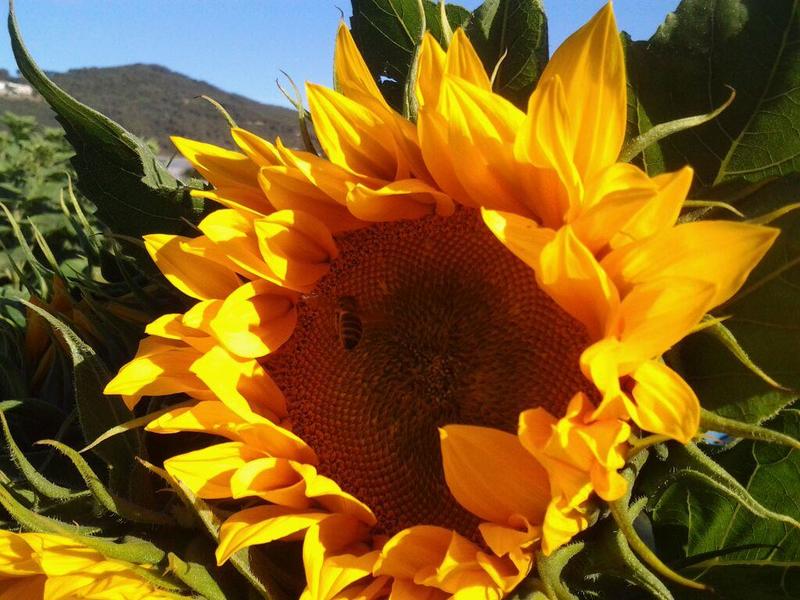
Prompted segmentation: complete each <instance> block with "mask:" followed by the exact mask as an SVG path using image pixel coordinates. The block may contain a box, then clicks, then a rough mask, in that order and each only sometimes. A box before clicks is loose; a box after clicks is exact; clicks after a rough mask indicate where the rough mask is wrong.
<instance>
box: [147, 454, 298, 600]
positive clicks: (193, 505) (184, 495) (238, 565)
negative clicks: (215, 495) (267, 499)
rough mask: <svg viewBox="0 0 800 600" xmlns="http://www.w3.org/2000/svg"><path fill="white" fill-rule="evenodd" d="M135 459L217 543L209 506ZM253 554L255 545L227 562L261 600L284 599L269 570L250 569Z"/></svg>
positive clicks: (164, 473) (217, 525) (217, 527)
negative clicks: (170, 490)
mask: <svg viewBox="0 0 800 600" xmlns="http://www.w3.org/2000/svg"><path fill="white" fill-rule="evenodd" d="M139 462H141V463H142V465H144V467H145V468H146V469H148V470H149V471H150V472H151V473H155V474H156V475H158V476H159V477H161V478H162V479H163V480H164V481H166V482H167V483H168V484H169V485H170V487H171V488H172V489H173V490H174V491H175V493H176V494H177V495H178V497H179V498H180V499H181V502H183V504H184V505H185V506H186V508H188V509H189V510H190V511H191V512H192V514H193V515H194V516H195V517H196V518H197V520H199V521H200V523H201V524H202V525H203V527H205V529H206V531H207V532H208V534H209V535H210V536H211V539H212V540H214V542H219V530H220V527H221V526H222V521H221V520H220V519H219V517H218V516H217V515H216V514H215V513H214V511H213V510H212V509H211V507H210V506H209V505H208V504H207V503H206V502H205V501H204V500H202V499H201V498H198V497H197V496H196V495H195V493H194V492H192V490H190V489H189V488H188V487H186V486H185V485H184V484H183V483H181V482H180V481H178V480H177V479H175V478H174V477H172V476H171V475H170V474H169V473H167V471H165V470H164V469H161V468H159V467H156V466H155V465H152V464H150V463H148V462H147V461H145V460H140V461H139ZM256 556H258V550H257V549H256V548H243V549H242V550H239V551H238V552H236V553H235V554H234V555H233V556H231V557H230V559H229V562H230V563H231V564H232V565H233V567H234V568H235V569H236V570H237V571H239V573H240V574H241V575H242V576H243V577H244V578H245V579H246V580H247V581H248V583H250V585H251V586H252V587H253V589H254V590H255V591H256V592H258V594H259V595H260V596H261V597H262V598H264V599H265V600H287V595H286V593H285V592H284V591H283V590H282V589H281V587H280V586H279V585H278V583H277V582H276V581H275V580H274V579H273V578H272V572H273V569H258V571H257V570H256V569H255V568H254V566H253V562H255V561H254V558H255V557H256ZM259 559H260V561H261V562H266V561H265V560H264V558H263V557H259ZM267 571H268V572H267Z"/></svg>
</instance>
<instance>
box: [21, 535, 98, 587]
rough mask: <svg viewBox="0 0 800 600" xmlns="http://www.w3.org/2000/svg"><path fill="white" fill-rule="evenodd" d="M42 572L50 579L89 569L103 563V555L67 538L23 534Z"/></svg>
mask: <svg viewBox="0 0 800 600" xmlns="http://www.w3.org/2000/svg"><path fill="white" fill-rule="evenodd" d="M20 536H21V537H22V538H23V539H24V540H25V543H26V544H28V546H30V547H31V549H32V550H33V552H34V555H35V558H36V560H37V561H38V562H39V565H40V566H41V569H42V572H43V573H44V574H46V575H48V576H50V577H58V576H60V575H66V574H69V573H75V572H78V571H84V570H86V569H90V568H91V567H93V566H94V565H96V564H97V563H98V562H101V561H103V555H102V554H100V553H98V552H97V551H95V550H92V549H91V548H88V547H86V546H83V545H81V544H79V543H77V542H75V541H73V540H71V539H69V538H66V537H63V536H60V535H55V534H50V533H23V534H20Z"/></svg>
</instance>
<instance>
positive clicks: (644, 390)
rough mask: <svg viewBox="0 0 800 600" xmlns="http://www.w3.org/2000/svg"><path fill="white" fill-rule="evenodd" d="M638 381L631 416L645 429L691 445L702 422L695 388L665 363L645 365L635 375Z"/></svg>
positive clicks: (654, 362)
mask: <svg viewBox="0 0 800 600" xmlns="http://www.w3.org/2000/svg"><path fill="white" fill-rule="evenodd" d="M632 377H633V379H634V380H635V381H636V386H635V387H634V388H633V398H634V400H635V401H636V411H635V412H634V414H632V415H631V417H633V420H634V421H636V424H637V425H639V427H641V428H642V429H644V430H645V431H651V432H653V433H658V434H661V435H667V436H669V437H671V438H673V439H676V440H678V441H679V442H681V443H682V444H688V443H689V442H690V441H691V439H692V438H693V437H694V436H695V435H696V434H697V428H698V427H699V425H700V402H699V401H698V400H697V396H696V395H695V393H694V392H693V391H692V388H690V387H689V385H688V384H687V383H686V382H685V381H684V380H683V379H682V378H681V376H680V375H678V374H677V373H676V372H675V371H673V370H672V369H670V368H669V367H667V366H666V365H665V364H664V363H662V362H657V361H649V362H646V363H644V364H642V365H641V366H640V367H639V368H638V369H636V371H634V373H633V375H632Z"/></svg>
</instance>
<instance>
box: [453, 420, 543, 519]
mask: <svg viewBox="0 0 800 600" xmlns="http://www.w3.org/2000/svg"><path fill="white" fill-rule="evenodd" d="M439 431H440V436H441V445H442V464H443V466H444V475H445V480H446V481H447V487H448V488H450V492H451V493H452V494H453V497H455V499H456V500H457V501H458V503H459V504H461V505H462V506H463V507H464V508H466V509H467V510H469V511H470V512H471V513H473V514H475V515H477V516H479V517H480V518H481V519H483V520H484V521H490V522H492V523H498V524H500V525H506V524H508V523H509V519H510V518H511V517H512V516H513V515H522V516H523V517H525V518H527V519H528V520H529V521H532V522H538V521H539V520H541V518H542V516H543V515H544V511H545V508H546V506H547V502H548V501H549V487H548V481H547V473H546V472H545V471H544V469H543V468H542V467H541V465H540V464H539V463H538V462H536V461H535V460H534V459H533V457H532V456H531V455H530V454H529V453H528V452H527V451H526V450H525V448H523V447H522V445H521V444H520V442H519V440H518V439H517V437H516V436H515V435H512V434H510V433H506V432H504V431H499V430H496V429H489V428H486V427H472V426H467V425H448V426H447V427H444V428H443V429H440V430H439Z"/></svg>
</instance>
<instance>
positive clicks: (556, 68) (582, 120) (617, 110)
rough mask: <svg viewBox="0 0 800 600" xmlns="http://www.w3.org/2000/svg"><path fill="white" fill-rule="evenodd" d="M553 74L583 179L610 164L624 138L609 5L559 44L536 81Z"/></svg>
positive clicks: (618, 47)
mask: <svg viewBox="0 0 800 600" xmlns="http://www.w3.org/2000/svg"><path fill="white" fill-rule="evenodd" d="M556 75H558V76H560V77H561V79H562V81H563V82H564V93H565V96H566V101H567V106H569V110H570V122H571V124H572V131H573V135H574V136H575V165H576V166H577V168H578V171H579V172H580V173H581V174H582V175H583V178H584V180H586V179H589V178H590V177H591V176H592V175H593V174H594V173H595V172H596V171H598V170H600V169H602V168H604V167H607V166H608V165H610V164H612V163H614V162H615V161H616V159H617V156H618V155H619V152H620V149H621V148H622V142H623V140H624V139H625V124H626V118H627V109H628V107H627V90H626V80H625V57H624V53H623V50H622V42H621V41H620V38H619V31H618V30H617V24H616V21H615V19H614V11H613V9H612V7H611V3H610V2H609V3H608V4H606V6H605V7H604V8H602V9H601V10H600V11H599V12H598V13H597V14H596V15H595V16H594V17H593V18H592V19H591V20H590V21H589V22H588V23H587V24H586V25H584V26H583V27H581V28H580V29H579V30H578V31H577V32H575V33H574V34H572V35H571V36H570V37H569V38H567V40H566V41H565V42H564V43H563V44H561V46H560V47H559V48H558V50H556V51H555V53H554V54H553V56H552V57H551V58H550V62H548V63H547V67H545V70H544V72H543V73H542V77H541V81H543V82H545V81H547V80H548V79H550V78H551V77H554V76H556ZM540 85H541V84H540Z"/></svg>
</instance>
